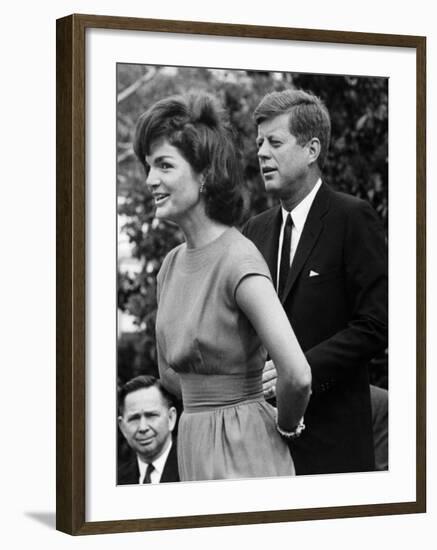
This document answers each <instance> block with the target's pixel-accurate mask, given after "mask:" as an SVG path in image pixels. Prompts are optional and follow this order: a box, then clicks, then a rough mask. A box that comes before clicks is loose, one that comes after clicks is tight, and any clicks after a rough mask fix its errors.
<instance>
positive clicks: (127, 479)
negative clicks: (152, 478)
mask: <svg viewBox="0 0 437 550" xmlns="http://www.w3.org/2000/svg"><path fill="white" fill-rule="evenodd" d="M139 475H140V474H139V469H138V461H137V459H136V457H135V456H132V457H130V458H129V459H128V460H125V461H124V462H121V463H120V464H119V465H118V468H117V484H118V485H130V484H132V483H138V477H139Z"/></svg>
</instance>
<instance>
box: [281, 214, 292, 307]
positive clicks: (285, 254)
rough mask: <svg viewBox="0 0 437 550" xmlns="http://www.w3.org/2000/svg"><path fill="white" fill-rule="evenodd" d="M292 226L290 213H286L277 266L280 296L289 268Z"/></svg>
mask: <svg viewBox="0 0 437 550" xmlns="http://www.w3.org/2000/svg"><path fill="white" fill-rule="evenodd" d="M292 227H293V220H292V219H291V215H290V214H287V220H286V222H285V227H284V238H283V239H282V251H281V264H280V266H279V282H278V296H279V298H282V294H283V292H284V289H285V284H286V282H287V277H288V272H289V270H290V246H291V229H292Z"/></svg>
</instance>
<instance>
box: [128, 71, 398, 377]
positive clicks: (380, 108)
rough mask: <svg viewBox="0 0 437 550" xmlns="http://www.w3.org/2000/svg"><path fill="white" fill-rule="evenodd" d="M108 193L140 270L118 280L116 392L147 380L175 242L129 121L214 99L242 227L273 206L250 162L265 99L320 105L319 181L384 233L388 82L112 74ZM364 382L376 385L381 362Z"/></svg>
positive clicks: (382, 373) (177, 236)
mask: <svg viewBox="0 0 437 550" xmlns="http://www.w3.org/2000/svg"><path fill="white" fill-rule="evenodd" d="M117 73H118V74H117V86H118V89H117V91H118V108H117V158H118V162H117V166H118V170H117V193H118V212H119V215H120V216H119V220H120V221H119V223H121V224H122V226H121V228H120V229H121V230H122V231H123V232H124V233H125V234H126V235H127V237H128V239H129V242H130V243H131V246H132V255H133V257H135V258H136V259H137V260H138V262H140V270H139V272H136V273H129V272H125V271H123V269H120V270H119V273H118V307H119V310H120V311H122V312H126V313H129V314H130V315H132V316H133V317H134V318H135V324H136V326H137V328H138V330H137V332H135V333H132V334H126V335H121V337H120V340H119V346H118V373H119V380H120V382H124V381H125V380H127V379H129V378H130V377H132V376H135V375H137V374H140V373H151V374H157V362H156V348H155V318H156V275H157V272H158V271H159V268H160V266H161V262H162V260H163V258H164V256H165V255H166V254H167V252H168V251H169V250H171V249H172V248H173V247H174V246H176V244H178V243H180V242H181V240H182V238H183V237H182V234H181V232H180V231H179V230H178V228H177V227H176V226H174V225H173V224H170V223H166V222H163V221H158V220H155V219H154V209H153V205H152V203H153V201H152V198H151V197H150V196H149V194H148V192H147V189H146V186H145V184H144V180H145V175H144V171H143V168H142V166H141V165H140V163H139V162H138V161H137V160H136V158H135V156H134V154H133V150H132V139H133V135H134V131H135V125H136V121H137V120H138V117H139V116H140V115H141V114H142V113H143V112H144V111H145V110H146V109H147V108H148V107H149V106H150V105H152V104H153V103H154V102H155V101H157V100H158V99H161V98H163V97H166V96H169V95H172V94H176V93H184V92H186V91H189V90H205V91H207V92H210V93H212V94H213V95H215V96H216V97H218V98H219V99H220V100H221V102H222V104H223V105H224V107H225V108H226V109H227V111H228V112H229V116H230V120H231V123H232V125H233V127H234V129H235V135H236V139H237V145H238V148H239V152H240V153H239V154H240V161H241V164H242V167H243V172H244V187H243V198H244V205H245V208H244V215H243V219H242V221H245V219H247V218H248V217H249V216H251V215H254V214H256V213H259V212H261V211H263V210H265V209H266V208H268V207H270V206H271V205H272V204H273V199H271V198H270V197H268V196H267V195H266V194H265V192H264V188H263V184H262V180H261V177H260V175H259V170H258V161H257V156H256V144H255V137H256V127H255V124H254V122H253V119H252V113H253V111H254V109H255V107H256V105H257V104H258V103H259V101H260V100H261V98H262V97H263V96H264V95H265V94H266V93H267V92H270V91H272V90H282V89H286V88H290V87H297V88H303V89H306V90H309V91H311V92H313V93H315V94H316V95H318V96H319V97H321V98H322V99H323V101H324V102H325V103H326V105H327V107H328V109H329V111H330V114H331V119H332V139H331V146H330V151H329V154H328V158H327V162H326V165H325V169H324V179H325V180H326V181H327V182H328V183H329V184H330V185H331V186H332V187H333V188H335V189H337V190H341V191H344V192H347V193H351V194H353V195H355V196H358V197H361V198H365V199H367V200H368V201H369V202H370V203H371V204H372V205H373V206H374V208H375V209H376V211H377V212H378V213H379V214H380V216H381V218H382V219H383V221H384V223H385V225H386V226H387V215H388V202H387V198H388V197H387V195H388V193H387V188H388V158H387V151H388V82H387V79H384V78H373V77H356V76H329V75H313V74H297V73H268V72H254V71H234V70H232V71H224V70H209V69H204V68H169V67H158V66H146V65H128V64H120V65H118V71H117ZM380 361H382V363H383V365H385V367H383V369H381V368H380V367H378V370H377V371H375V373H374V375H373V378H374V381H376V382H377V383H379V385H383V386H385V385H386V359H385V358H382V359H380Z"/></svg>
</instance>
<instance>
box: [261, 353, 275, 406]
mask: <svg viewBox="0 0 437 550" xmlns="http://www.w3.org/2000/svg"><path fill="white" fill-rule="evenodd" d="M277 378H278V373H277V371H276V367H275V365H274V363H273V361H266V364H265V365H264V370H263V392H264V397H265V398H266V399H273V398H274V397H276V380H277Z"/></svg>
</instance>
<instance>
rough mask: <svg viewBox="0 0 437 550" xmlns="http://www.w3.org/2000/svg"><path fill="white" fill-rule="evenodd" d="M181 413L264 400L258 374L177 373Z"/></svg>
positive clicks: (260, 375) (260, 373)
mask: <svg viewBox="0 0 437 550" xmlns="http://www.w3.org/2000/svg"><path fill="white" fill-rule="evenodd" d="M179 376H180V381H181V387H182V399H183V402H184V412H189V413H192V412H203V411H208V410H214V409H218V408H224V407H232V406H234V405H237V404H242V403H246V402H252V401H261V400H264V396H263V391H262V371H259V372H256V373H255V374H249V375H248V374H247V373H235V374H194V373H180V374H179Z"/></svg>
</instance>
